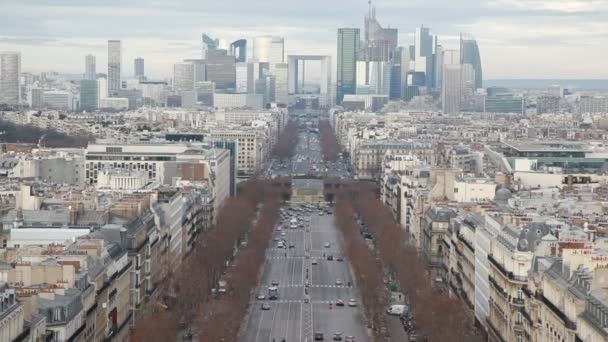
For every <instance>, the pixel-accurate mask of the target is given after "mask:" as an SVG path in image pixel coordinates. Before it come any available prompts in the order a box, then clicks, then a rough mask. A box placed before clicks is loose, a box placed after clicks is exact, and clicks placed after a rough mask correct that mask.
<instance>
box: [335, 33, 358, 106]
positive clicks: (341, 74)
mask: <svg viewBox="0 0 608 342" xmlns="http://www.w3.org/2000/svg"><path fill="white" fill-rule="evenodd" d="M360 35H361V33H360V31H359V29H358V28H341V29H338V75H337V78H336V88H337V89H336V103H338V104H340V103H342V99H343V98H344V95H345V94H355V92H356V90H357V51H359V45H360V44H361V38H360Z"/></svg>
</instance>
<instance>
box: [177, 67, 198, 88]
mask: <svg viewBox="0 0 608 342" xmlns="http://www.w3.org/2000/svg"><path fill="white" fill-rule="evenodd" d="M173 89H174V90H176V91H184V90H193V89H194V64H192V63H186V62H184V63H176V64H174V65H173Z"/></svg>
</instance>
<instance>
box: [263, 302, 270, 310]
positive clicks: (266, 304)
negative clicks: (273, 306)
mask: <svg viewBox="0 0 608 342" xmlns="http://www.w3.org/2000/svg"><path fill="white" fill-rule="evenodd" d="M262 310H264V311H268V310H270V304H268V303H264V304H262Z"/></svg>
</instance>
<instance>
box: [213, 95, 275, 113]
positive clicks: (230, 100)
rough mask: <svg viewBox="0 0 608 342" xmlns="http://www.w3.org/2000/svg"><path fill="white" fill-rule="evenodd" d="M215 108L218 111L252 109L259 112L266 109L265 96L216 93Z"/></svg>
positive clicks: (214, 97)
mask: <svg viewBox="0 0 608 342" xmlns="http://www.w3.org/2000/svg"><path fill="white" fill-rule="evenodd" d="M213 106H214V107H215V108H218V109H230V108H250V109H258V110H259V109H263V108H264V95H262V94H223V93H214V94H213Z"/></svg>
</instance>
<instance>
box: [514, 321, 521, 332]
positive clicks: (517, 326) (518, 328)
mask: <svg viewBox="0 0 608 342" xmlns="http://www.w3.org/2000/svg"><path fill="white" fill-rule="evenodd" d="M513 330H515V331H524V322H523V321H515V322H513Z"/></svg>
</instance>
